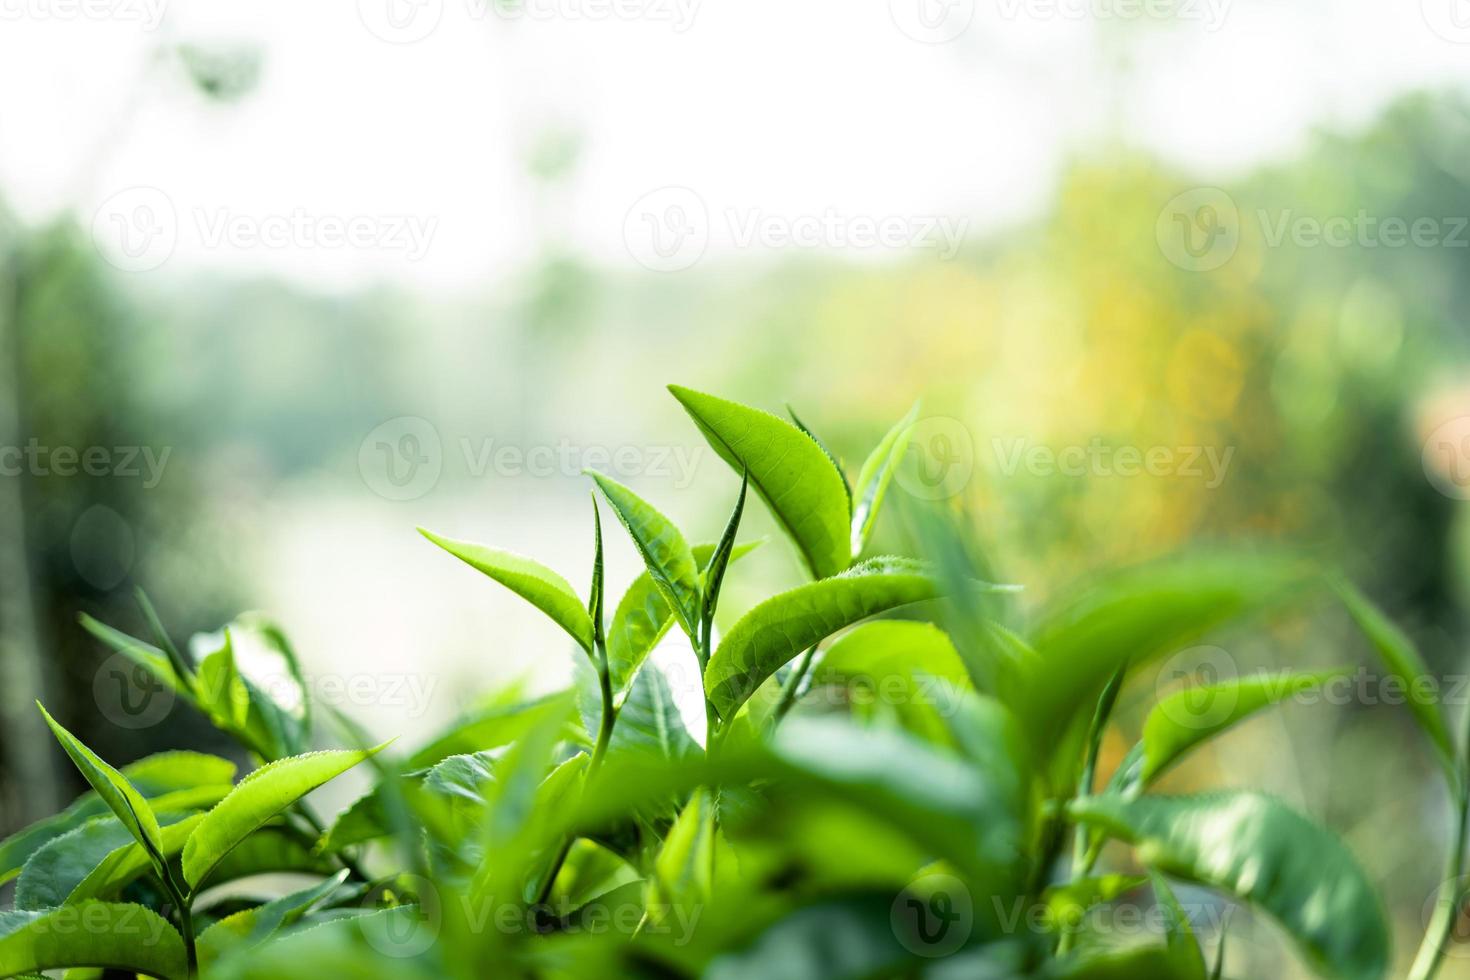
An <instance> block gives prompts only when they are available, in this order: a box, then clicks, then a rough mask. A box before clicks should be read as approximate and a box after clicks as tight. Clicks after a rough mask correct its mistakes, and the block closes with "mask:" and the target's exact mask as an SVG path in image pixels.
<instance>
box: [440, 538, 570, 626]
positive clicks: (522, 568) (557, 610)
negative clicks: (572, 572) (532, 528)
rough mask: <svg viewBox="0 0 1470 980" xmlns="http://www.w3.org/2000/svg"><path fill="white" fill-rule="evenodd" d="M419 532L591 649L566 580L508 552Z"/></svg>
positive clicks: (528, 559)
mask: <svg viewBox="0 0 1470 980" xmlns="http://www.w3.org/2000/svg"><path fill="white" fill-rule="evenodd" d="M419 533H420V534H422V535H423V536H424V537H426V538H428V539H429V540H430V541H432V542H434V543H435V544H437V545H438V546H439V547H441V548H443V549H444V550H445V551H447V552H449V553H450V554H451V555H453V556H454V557H456V558H458V559H459V560H460V561H462V562H464V563H465V564H467V565H469V566H470V567H471V568H474V569H476V570H478V571H480V572H483V573H484V574H486V575H488V576H490V578H492V579H494V580H495V581H497V582H499V583H500V584H501V585H503V586H505V587H506V588H507V589H510V590H511V591H512V592H514V593H515V594H516V595H518V596H520V597H521V598H522V599H525V600H526V601H527V602H529V603H530V604H531V605H533V606H535V607H536V608H537V609H539V610H541V611H542V612H544V613H545V614H546V615H548V616H550V617H551V620H552V622H554V623H556V624H557V625H558V626H560V627H561V628H562V629H564V630H566V631H567V633H568V634H569V635H570V636H571V638H572V639H574V640H576V641H577V644H578V645H579V646H581V648H582V649H583V650H586V651H588V652H589V653H590V652H591V650H592V617H590V616H588V615H587V609H586V607H584V606H583V605H582V600H581V599H579V598H577V593H576V592H574V591H572V587H571V586H570V585H568V584H567V580H566V579H564V578H562V577H561V576H560V575H558V574H556V573H555V572H553V571H552V570H551V569H549V568H547V567H546V566H545V565H542V564H541V563H540V562H537V561H534V560H533V559H530V558H525V557H522V556H521V555H517V554H513V553H512V552H509V551H500V550H498V549H496V548H486V547H484V546H483V545H478V544H470V543H468V542H465V541H452V540H450V539H449V538H442V537H440V536H439V535H437V534H434V533H433V532H432V531H426V530H424V529H423V528H419Z"/></svg>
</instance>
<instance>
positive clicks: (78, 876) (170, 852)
mask: <svg viewBox="0 0 1470 980" xmlns="http://www.w3.org/2000/svg"><path fill="white" fill-rule="evenodd" d="M201 816H203V815H202V814H192V815H181V814H165V815H164V816H161V817H160V818H159V824H160V827H161V830H162V842H163V844H162V854H163V857H165V858H171V857H173V856H174V855H176V854H178V853H179V850H180V849H181V848H183V846H184V841H185V840H187V839H188V836H189V833H190V831H192V830H193V828H194V825H195V824H196V823H198V822H199V818H200V817H201ZM152 865H153V858H152V856H151V855H150V854H149V853H148V851H147V850H146V849H144V847H143V846H142V845H141V844H139V843H138V842H137V841H135V840H134V839H133V835H132V834H131V833H129V832H128V829H127V828H126V827H124V826H123V825H122V824H121V823H120V822H119V821H118V820H117V819H116V818H115V817H110V816H109V817H98V818H96V819H94V820H91V821H88V822H87V823H85V824H83V825H82V826H81V827H78V828H77V829H76V830H73V831H71V832H70V833H68V834H64V835H62V836H61V837H58V838H56V839H55V840H53V841H51V842H50V843H48V844H47V845H46V846H45V847H42V848H41V849H40V850H38V851H37V852H36V853H35V854H34V855H32V857H31V859H30V860H29V861H27V862H26V866H25V867H24V868H23V869H22V870H21V873H20V877H19V878H18V879H17V880H16V883H15V907H16V908H18V909H40V908H51V907H54V906H57V905H75V904H76V903H77V902H80V901H83V900H84V899H89V898H101V899H108V898H113V897H115V896H116V894H117V892H118V891H120V890H121V889H122V888H123V887H124V886H125V885H127V884H128V883H129V882H132V881H133V880H135V879H136V878H138V877H139V876H140V875H142V874H144V873H145V872H147V871H148V870H149V869H150V868H151V867H152Z"/></svg>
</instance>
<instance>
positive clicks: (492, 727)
mask: <svg viewBox="0 0 1470 980" xmlns="http://www.w3.org/2000/svg"><path fill="white" fill-rule="evenodd" d="M564 693H565V692H558V693H555V694H548V695H545V696H543V697H539V698H532V699H530V700H526V701H512V702H510V703H500V702H496V701H492V702H490V703H488V704H485V705H484V706H482V707H480V708H477V709H474V710H472V711H469V712H467V713H465V714H464V715H463V716H461V717H460V718H458V719H456V720H455V721H453V722H451V723H450V724H449V726H448V727H447V728H446V729H445V730H444V731H442V732H441V733H440V734H438V735H436V736H435V737H434V738H433V739H431V740H430V741H429V742H428V743H427V744H426V745H424V747H423V748H421V749H419V750H418V751H416V752H414V753H413V755H411V756H409V757H408V762H407V768H409V769H425V768H428V767H429V766H432V765H433V764H434V763H436V762H439V761H440V760H443V759H447V758H449V757H450V756H451V755H464V754H466V753H469V752H480V751H482V750H484V749H493V748H498V747H499V746H502V745H509V744H511V743H512V742H514V741H516V740H517V739H519V738H520V737H521V736H522V735H524V734H525V733H526V732H528V731H530V730H531V729H532V728H533V727H535V726H536V725H537V724H538V723H539V722H540V721H541V720H542V718H543V716H544V713H545V711H546V710H547V708H548V706H562V707H565V708H566V711H565V712H564V716H563V717H564V720H565V721H566V723H567V724H568V725H570V724H572V723H573V721H572V720H573V717H574V710H573V708H572V707H571V705H570V703H569V702H568V701H567V699H566V698H565V697H564V696H563V695H564Z"/></svg>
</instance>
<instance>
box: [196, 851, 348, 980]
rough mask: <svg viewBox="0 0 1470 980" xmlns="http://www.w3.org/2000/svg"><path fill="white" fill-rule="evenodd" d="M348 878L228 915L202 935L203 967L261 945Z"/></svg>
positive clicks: (339, 874) (336, 877)
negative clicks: (229, 954) (234, 952)
mask: <svg viewBox="0 0 1470 980" xmlns="http://www.w3.org/2000/svg"><path fill="white" fill-rule="evenodd" d="M346 877H347V871H346V870H345V869H344V870H342V871H339V872H337V874H335V875H333V876H332V877H330V878H328V879H327V880H326V881H323V882H320V883H318V884H316V885H313V886H312V887H310V888H303V889H301V890H300V891H296V892H292V893H291V894H289V895H284V896H282V897H281V898H277V899H273V900H272V901H269V902H266V903H265V904H263V905H257V906H256V907H255V908H251V909H245V910H244V911H241V912H236V913H235V914H234V915H230V916H226V917H225V918H223V919H221V920H219V921H218V922H216V923H215V924H214V925H212V926H210V927H209V928H208V929H205V930H204V931H203V932H202V933H200V934H199V939H198V950H199V965H200V967H201V968H203V969H205V970H208V969H209V968H210V967H211V966H213V965H214V964H215V963H216V962H217V961H218V960H219V958H220V957H221V956H223V955H224V954H225V953H228V952H232V951H237V950H238V951H244V950H248V949H251V948H253V947H255V946H259V945H260V944H261V943H263V942H265V941H266V940H267V939H269V938H271V936H273V935H275V934H276V933H277V932H279V931H280V930H282V929H285V928H288V927H290V926H291V925H294V924H295V923H296V922H299V921H300V920H301V918H302V917H303V916H305V915H306V914H307V913H308V912H310V911H311V910H312V909H313V908H314V907H316V906H317V905H318V904H320V903H321V902H322V901H323V900H324V899H326V898H327V897H328V896H330V895H331V894H332V892H334V891H336V890H337V889H338V888H339V887H340V886H341V884H342V882H343V881H344V880H345V879H346Z"/></svg>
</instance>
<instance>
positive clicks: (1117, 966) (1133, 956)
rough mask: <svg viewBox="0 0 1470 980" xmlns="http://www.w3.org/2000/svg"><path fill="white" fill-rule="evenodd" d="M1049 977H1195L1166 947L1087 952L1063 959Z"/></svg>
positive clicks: (1123, 979)
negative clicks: (1180, 964)
mask: <svg viewBox="0 0 1470 980" xmlns="http://www.w3.org/2000/svg"><path fill="white" fill-rule="evenodd" d="M1045 976H1046V978H1047V980H1141V978H1143V977H1147V978H1148V980H1195V974H1193V973H1191V972H1189V971H1188V970H1185V969H1182V968H1181V967H1180V966H1179V964H1178V962H1177V961H1176V959H1175V954H1174V953H1173V952H1172V951H1171V950H1169V949H1168V948H1166V947H1164V946H1135V947H1132V948H1124V949H1107V950H1101V951H1088V952H1085V953H1078V954H1076V955H1073V956H1070V957H1067V958H1064V959H1063V960H1062V961H1060V962H1059V963H1058V964H1057V965H1056V967H1055V968H1054V969H1052V970H1050V971H1048V972H1047V973H1046V974H1045Z"/></svg>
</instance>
